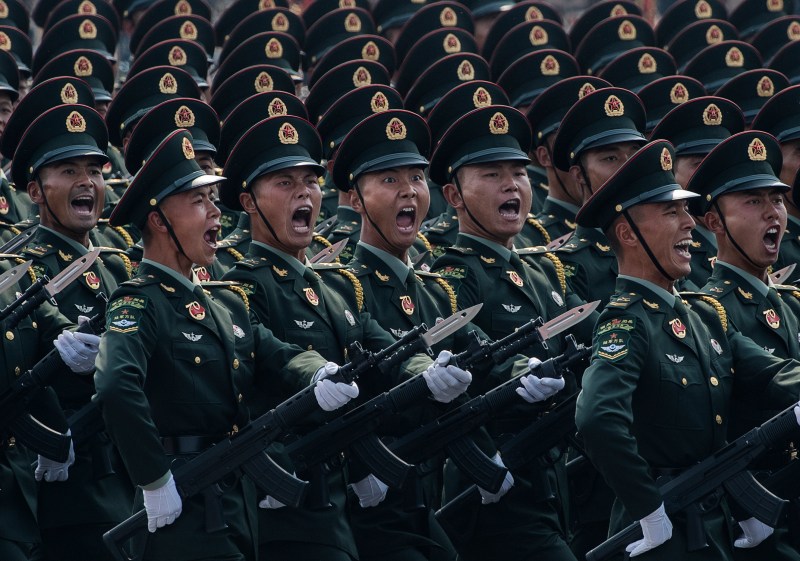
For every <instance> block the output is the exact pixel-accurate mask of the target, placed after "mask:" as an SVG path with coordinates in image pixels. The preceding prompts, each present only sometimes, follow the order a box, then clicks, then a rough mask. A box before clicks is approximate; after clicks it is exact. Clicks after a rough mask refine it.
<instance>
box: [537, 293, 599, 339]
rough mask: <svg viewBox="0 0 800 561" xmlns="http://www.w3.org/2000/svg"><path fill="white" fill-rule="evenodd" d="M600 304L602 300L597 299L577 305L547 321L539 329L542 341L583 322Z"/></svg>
mask: <svg viewBox="0 0 800 561" xmlns="http://www.w3.org/2000/svg"><path fill="white" fill-rule="evenodd" d="M599 305H600V300H595V301H594V302H589V303H588V304H583V305H581V306H576V307H574V308H572V309H571V310H567V311H566V312H564V313H563V314H561V315H560V316H556V317H554V318H553V319H551V320H550V321H548V322H546V323H545V324H544V325H543V326H541V327H540V328H539V329H538V330H539V335H541V336H542V341H547V340H548V339H550V338H551V337H554V336H556V335H558V334H559V333H561V332H563V331H566V330H567V329H569V328H570V327H572V326H573V325H576V324H578V323H580V322H582V321H583V320H585V319H586V318H587V317H588V316H589V314H591V313H592V312H593V311H595V310H596V309H597V306H599Z"/></svg>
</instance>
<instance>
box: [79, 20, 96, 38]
mask: <svg viewBox="0 0 800 561" xmlns="http://www.w3.org/2000/svg"><path fill="white" fill-rule="evenodd" d="M78 35H79V36H80V38H81V39H96V38H97V27H95V25H94V23H92V21H91V20H88V19H85V20H83V21H82V22H81V25H80V27H78Z"/></svg>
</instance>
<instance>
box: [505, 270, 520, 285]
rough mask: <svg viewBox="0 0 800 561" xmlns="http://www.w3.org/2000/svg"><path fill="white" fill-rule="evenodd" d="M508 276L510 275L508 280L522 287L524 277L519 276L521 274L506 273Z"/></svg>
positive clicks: (514, 272)
mask: <svg viewBox="0 0 800 561" xmlns="http://www.w3.org/2000/svg"><path fill="white" fill-rule="evenodd" d="M506 274H507V275H508V278H509V279H510V280H511V282H513V283H514V284H516V285H517V286H522V284H523V283H522V277H520V276H519V273H517V272H516V271H506Z"/></svg>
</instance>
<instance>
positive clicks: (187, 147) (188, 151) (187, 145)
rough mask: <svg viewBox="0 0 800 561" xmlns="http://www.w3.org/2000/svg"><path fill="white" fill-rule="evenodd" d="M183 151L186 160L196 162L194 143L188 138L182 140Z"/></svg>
mask: <svg viewBox="0 0 800 561" xmlns="http://www.w3.org/2000/svg"><path fill="white" fill-rule="evenodd" d="M181 151H183V157H184V158H186V159H187V160H194V148H193V147H192V142H191V141H190V140H189V138H188V137H186V136H184V137H183V140H181Z"/></svg>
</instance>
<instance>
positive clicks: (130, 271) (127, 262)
mask: <svg viewBox="0 0 800 561" xmlns="http://www.w3.org/2000/svg"><path fill="white" fill-rule="evenodd" d="M117 255H119V258H120V259H122V262H123V263H124V264H125V272H126V273H128V278H131V277H132V276H133V263H131V258H130V257H128V256H127V255H125V254H124V253H118V254H117Z"/></svg>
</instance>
